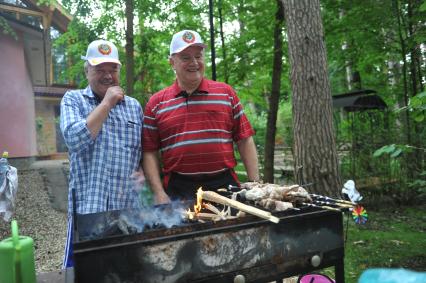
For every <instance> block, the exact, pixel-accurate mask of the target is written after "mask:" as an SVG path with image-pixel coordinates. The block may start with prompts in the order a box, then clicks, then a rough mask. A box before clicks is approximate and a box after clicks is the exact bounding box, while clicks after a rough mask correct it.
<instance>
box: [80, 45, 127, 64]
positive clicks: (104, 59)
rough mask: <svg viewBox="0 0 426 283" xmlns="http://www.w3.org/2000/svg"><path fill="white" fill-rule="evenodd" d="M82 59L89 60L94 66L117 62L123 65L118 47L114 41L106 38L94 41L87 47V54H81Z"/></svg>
mask: <svg viewBox="0 0 426 283" xmlns="http://www.w3.org/2000/svg"><path fill="white" fill-rule="evenodd" d="M81 59H83V60H86V61H88V62H89V64H90V65H92V66H96V65H99V64H102V63H116V64H119V65H121V63H120V61H119V60H118V50H117V47H116V46H115V45H114V43H112V42H109V41H106V40H95V41H92V42H91V43H90V44H89V46H88V47H87V52H86V56H81Z"/></svg>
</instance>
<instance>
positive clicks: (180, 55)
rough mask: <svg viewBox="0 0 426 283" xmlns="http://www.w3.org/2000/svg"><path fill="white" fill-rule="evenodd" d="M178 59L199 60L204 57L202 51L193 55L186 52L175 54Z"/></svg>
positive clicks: (185, 61)
mask: <svg viewBox="0 0 426 283" xmlns="http://www.w3.org/2000/svg"><path fill="white" fill-rule="evenodd" d="M177 57H178V58H179V60H181V61H182V62H184V63H189V62H192V60H194V59H195V61H197V62H200V61H202V60H203V59H204V55H203V54H202V53H200V54H195V55H194V56H191V55H188V54H179V55H177Z"/></svg>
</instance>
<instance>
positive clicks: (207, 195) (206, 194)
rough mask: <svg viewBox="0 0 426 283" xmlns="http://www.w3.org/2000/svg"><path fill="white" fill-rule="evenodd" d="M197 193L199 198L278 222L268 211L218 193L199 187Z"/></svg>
mask: <svg viewBox="0 0 426 283" xmlns="http://www.w3.org/2000/svg"><path fill="white" fill-rule="evenodd" d="M198 195H201V198H202V199H204V200H208V201H212V202H215V203H220V204H224V205H228V206H230V207H233V208H236V209H238V210H241V211H244V212H247V213H250V214H253V215H256V216H258V217H260V218H263V219H267V220H269V221H271V222H274V223H278V222H279V221H280V219H279V218H278V217H275V216H273V215H272V214H271V213H270V212H268V211H264V210H261V209H258V208H255V207H252V206H249V205H245V204H243V203H241V202H239V201H236V200H232V199H229V198H227V197H223V196H221V195H219V194H218V193H215V192H212V191H203V190H201V189H199V190H198V192H197V198H198Z"/></svg>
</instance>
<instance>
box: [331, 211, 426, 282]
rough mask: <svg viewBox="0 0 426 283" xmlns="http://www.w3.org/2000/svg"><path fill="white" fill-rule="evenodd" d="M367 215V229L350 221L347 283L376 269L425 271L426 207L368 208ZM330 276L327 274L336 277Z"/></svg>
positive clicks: (347, 243) (346, 250)
mask: <svg viewBox="0 0 426 283" xmlns="http://www.w3.org/2000/svg"><path fill="white" fill-rule="evenodd" d="M367 212H368V216H369V218H368V221H367V223H366V224H364V225H357V224H355V222H354V221H353V220H352V219H351V218H350V219H349V227H348V228H349V229H348V234H347V242H346V245H345V253H346V254H345V278H346V282H347V283H352V282H354V283H355V282H357V280H358V278H359V277H360V275H361V273H362V272H363V271H364V270H366V269H368V268H375V267H385V268H400V267H402V268H408V269H412V270H417V271H425V270H426V233H425V231H426V224H425V223H426V209H425V207H392V208H388V209H381V210H374V209H368V208H367ZM346 220H347V217H345V221H346ZM345 226H346V223H345ZM329 272H331V271H330V270H327V271H326V273H327V274H329V275H333V272H331V273H329Z"/></svg>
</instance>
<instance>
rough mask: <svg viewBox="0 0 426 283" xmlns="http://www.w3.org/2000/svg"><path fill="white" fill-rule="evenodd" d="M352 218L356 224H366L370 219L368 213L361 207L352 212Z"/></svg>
mask: <svg viewBox="0 0 426 283" xmlns="http://www.w3.org/2000/svg"><path fill="white" fill-rule="evenodd" d="M352 218H353V219H354V220H355V223H356V224H365V222H367V219H368V214H367V211H366V210H365V208H364V207H362V206H361V205H356V206H355V207H354V208H353V210H352Z"/></svg>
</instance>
